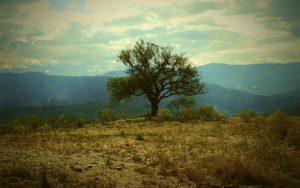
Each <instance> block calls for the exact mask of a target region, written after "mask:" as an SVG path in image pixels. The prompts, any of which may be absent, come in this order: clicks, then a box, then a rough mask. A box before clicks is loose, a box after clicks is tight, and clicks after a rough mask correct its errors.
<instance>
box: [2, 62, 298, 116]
mask: <svg viewBox="0 0 300 188" xmlns="http://www.w3.org/2000/svg"><path fill="white" fill-rule="evenodd" d="M199 71H200V73H201V75H202V76H203V81H204V82H205V83H206V88H207V90H208V93H206V94H202V95H197V96H195V99H196V102H197V104H203V103H206V104H212V105H214V106H215V108H216V109H217V110H219V111H222V112H225V113H226V114H234V113H237V112H239V111H240V110H243V109H253V110H255V111H257V112H261V113H264V112H271V111H274V110H277V109H281V110H283V111H285V112H288V113H295V110H296V108H297V106H299V105H300V63H291V64H275V65H274V64H261V65H225V64H209V65H205V66H201V67H199ZM116 75H117V76H122V75H124V72H122V71H117V72H110V73H106V74H104V75H101V76H90V77H70V76H50V75H46V74H43V73H20V74H17V73H2V74H0V107H1V109H0V112H1V114H0V119H1V118H4V116H5V117H7V116H11V114H15V115H18V114H24V113H25V112H26V109H27V111H31V112H32V113H37V111H39V112H43V113H44V112H45V113H46V114H47V113H48V114H51V113H52V112H51V111H55V110H53V106H61V107H60V108H59V109H60V110H58V111H57V113H62V112H63V110H62V109H66V108H67V109H68V108H72V107H66V106H74V108H75V109H76V108H80V109H84V108H86V109H87V108H88V106H93V107H92V108H89V110H87V111H89V112H90V111H92V109H96V108H100V107H104V106H107V104H108V98H109V96H108V92H107V90H106V81H107V80H108V79H109V77H111V76H116ZM171 99H172V98H169V99H166V100H165V101H163V102H162V104H161V106H162V107H164V106H166V104H167V103H168V102H169V101H170V100H171ZM146 104H147V100H145V99H144V98H137V99H135V100H134V101H133V102H130V103H128V104H123V105H119V106H117V107H114V109H115V110H116V111H119V112H122V113H123V114H126V113H127V114H131V115H132V114H137V115H140V114H142V113H145V112H146V111H147V109H146V108H145V105H146ZM62 106H63V107H62ZM41 107H43V108H41ZM17 108H20V109H22V110H20V109H18V110H17ZM28 108H30V109H31V110H28ZM51 108H52V110H49V109H51ZM10 111H11V112H10ZM75 111H76V110H75ZM79 111H80V112H83V111H84V110H78V111H76V113H75V112H74V113H75V114H80V113H79ZM27 113H28V112H27ZM94 115H95V113H94ZM85 116H89V115H88V114H87V115H85Z"/></svg>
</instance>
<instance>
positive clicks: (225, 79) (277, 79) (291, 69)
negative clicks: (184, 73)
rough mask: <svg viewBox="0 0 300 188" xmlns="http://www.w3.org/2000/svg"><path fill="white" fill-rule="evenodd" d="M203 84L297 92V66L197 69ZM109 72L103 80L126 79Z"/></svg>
mask: <svg viewBox="0 0 300 188" xmlns="http://www.w3.org/2000/svg"><path fill="white" fill-rule="evenodd" d="M198 71H199V72H200V74H201V76H202V78H203V81H204V82H206V83H214V84H218V85H220V86H223V87H225V88H230V89H235V90H240V91H246V92H248V93H252V94H256V95H275V94H277V93H283V92H289V91H293V90H297V89H298V90H299V89H300V63H287V64H251V65H229V64H221V63H211V64H207V65H203V66H199V67H198ZM125 75H126V74H125V73H124V71H112V72H107V73H105V74H103V76H109V77H115V76H125Z"/></svg>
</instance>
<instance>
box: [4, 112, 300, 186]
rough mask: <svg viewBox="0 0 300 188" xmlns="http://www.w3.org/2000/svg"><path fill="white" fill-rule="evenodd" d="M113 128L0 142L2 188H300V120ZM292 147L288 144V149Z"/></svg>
mask: <svg viewBox="0 0 300 188" xmlns="http://www.w3.org/2000/svg"><path fill="white" fill-rule="evenodd" d="M268 121H269V120H268V119H263V120H260V121H259V122H255V123H243V122H242V121H241V120H240V119H239V118H230V119H228V121H227V122H226V123H224V122H204V123H180V122H175V121H173V122H157V123H155V122H142V121H138V122H122V123H120V122H117V123H115V124H113V125H109V126H106V127H105V126H97V125H89V126H86V127H85V128H78V129H56V130H39V131H34V132H26V133H22V134H5V135H2V136H1V138H0V153H1V155H0V184H1V187H251V186H252V187H299V185H300V175H299V174H300V157H299V156H300V151H299V147H298V146H299V145H298V144H299V141H298V139H297V138H299V136H297V135H295V132H297V131H298V132H299V128H300V127H299V124H297V122H299V119H294V120H293V121H294V122H295V123H294V125H293V129H294V130H295V131H294V130H288V131H287V132H288V135H287V137H286V139H284V140H279V141H278V140H274V137H272V129H271V127H270V126H271V125H270V124H268V123H266V122H268ZM289 140H291V141H289Z"/></svg>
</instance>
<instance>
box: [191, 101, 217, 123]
mask: <svg viewBox="0 0 300 188" xmlns="http://www.w3.org/2000/svg"><path fill="white" fill-rule="evenodd" d="M197 116H198V117H199V119H200V120H202V121H213V120H215V118H216V112H215V109H214V107H213V106H211V105H202V106H200V107H199V109H198V111H197ZM220 116H221V115H220Z"/></svg>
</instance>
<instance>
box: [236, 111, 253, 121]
mask: <svg viewBox="0 0 300 188" xmlns="http://www.w3.org/2000/svg"><path fill="white" fill-rule="evenodd" d="M238 115H239V116H240V118H241V119H242V120H243V121H244V122H245V123H250V122H252V120H253V119H254V118H256V116H257V114H256V112H254V111H253V110H243V111H241V112H239V113H238Z"/></svg>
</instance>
